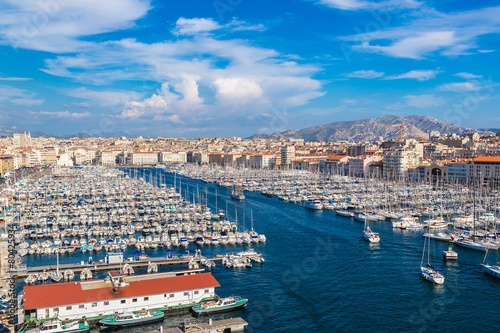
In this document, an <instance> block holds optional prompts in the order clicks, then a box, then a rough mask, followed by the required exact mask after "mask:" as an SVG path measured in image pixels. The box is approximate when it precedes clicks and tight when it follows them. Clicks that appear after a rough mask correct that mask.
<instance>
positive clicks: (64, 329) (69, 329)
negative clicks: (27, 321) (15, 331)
mask: <svg viewBox="0 0 500 333" xmlns="http://www.w3.org/2000/svg"><path fill="white" fill-rule="evenodd" d="M39 332H43V333H87V332H90V325H89V324H88V323H87V322H84V323H79V322H78V321H71V322H69V323H66V324H63V323H62V322H61V321H60V320H59V319H54V320H50V321H46V322H44V323H43V324H42V326H40V327H38V328H34V329H31V330H28V331H21V332H20V333H39Z"/></svg>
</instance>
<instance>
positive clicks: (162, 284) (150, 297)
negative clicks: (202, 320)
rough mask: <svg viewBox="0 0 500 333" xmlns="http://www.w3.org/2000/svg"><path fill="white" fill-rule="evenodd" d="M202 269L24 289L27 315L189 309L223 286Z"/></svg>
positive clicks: (90, 315) (72, 316) (67, 316)
mask: <svg viewBox="0 0 500 333" xmlns="http://www.w3.org/2000/svg"><path fill="white" fill-rule="evenodd" d="M199 272H200V270H186V271H175V272H166V273H157V274H147V275H136V276H123V275H122V274H110V278H107V279H104V280H91V281H77V282H67V283H60V284H46V285H37V286H25V287H24V290H23V291H24V311H25V315H27V316H29V317H30V318H32V319H37V320H41V319H50V318H54V317H56V315H57V316H58V317H59V318H60V319H62V320H69V319H83V318H85V319H90V318H96V317H103V316H108V315H112V314H114V313H116V312H123V311H139V310H143V309H161V310H164V311H170V310H171V309H174V308H181V309H183V308H184V309H187V308H189V307H191V306H193V305H194V304H196V303H199V302H200V301H201V300H203V299H206V298H212V297H214V295H215V294H214V288H215V287H219V286H220V285H219V283H218V282H217V280H216V279H215V278H214V277H213V276H212V274H211V273H199Z"/></svg>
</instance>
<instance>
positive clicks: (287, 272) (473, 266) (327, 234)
mask: <svg viewBox="0 0 500 333" xmlns="http://www.w3.org/2000/svg"><path fill="white" fill-rule="evenodd" d="M135 172H136V177H137V176H138V177H141V178H142V177H143V178H144V180H145V181H146V182H148V183H151V182H156V180H151V179H152V178H153V177H151V175H155V174H156V177H157V179H158V182H160V181H159V179H160V178H162V182H165V183H167V184H168V185H167V186H169V185H172V186H173V185H174V183H175V184H176V185H177V189H179V188H183V189H187V188H189V192H188V193H190V194H189V195H188V196H191V197H192V194H193V192H194V193H195V197H196V196H197V195H196V193H197V192H199V193H203V192H205V194H208V195H201V194H200V198H201V200H200V201H203V199H204V198H205V196H206V197H207V200H206V203H207V204H208V206H209V207H211V208H212V210H214V209H215V207H216V206H218V207H219V208H220V207H221V206H225V204H223V202H224V201H228V202H229V204H228V209H227V212H228V214H227V216H228V218H229V220H231V221H236V219H237V221H238V226H239V227H241V228H242V229H243V230H245V229H246V228H248V229H246V230H248V234H249V235H250V233H251V229H252V228H251V224H253V227H254V228H255V230H258V231H259V232H261V233H263V234H265V235H266V237H267V242H266V243H261V242H259V243H254V244H252V243H249V244H247V245H246V246H245V245H244V244H242V245H238V244H235V245H233V246H229V245H228V246H229V247H228V246H212V245H209V246H205V245H203V247H201V248H200V246H199V245H198V244H196V242H195V241H193V242H188V246H187V247H186V248H184V247H178V248H177V251H186V250H189V251H190V252H191V253H195V252H196V250H197V249H201V250H202V252H203V256H205V257H206V258H216V259H219V258H220V262H221V263H222V261H223V260H224V257H226V256H225V254H228V253H234V254H235V255H237V254H238V255H240V256H243V255H242V252H247V251H248V252H249V253H251V252H252V251H250V250H249V249H248V247H249V246H252V247H253V248H255V250H256V252H258V253H263V254H264V255H263V256H265V257H266V264H265V265H254V266H253V269H252V270H244V271H240V270H223V271H220V268H218V267H221V266H217V267H216V268H215V269H214V270H212V272H213V274H215V276H216V277H217V280H218V281H219V283H220V284H221V287H220V293H221V294H223V295H228V294H229V295H231V294H239V295H243V296H247V295H252V294H255V292H256V291H255V287H254V286H258V285H259V286H261V285H262V284H263V283H264V284H265V286H264V287H263V289H264V290H265V291H266V292H265V293H264V294H262V297H261V299H259V300H258V301H257V302H256V301H255V300H254V299H253V298H251V303H250V305H249V306H248V308H247V309H246V310H237V311H236V313H235V314H236V315H238V316H241V317H242V318H243V319H244V320H247V321H248V319H249V318H252V319H253V318H255V316H257V317H259V316H263V315H264V312H262V310H261V309H262V307H261V306H260V305H259V304H270V302H271V303H272V304H275V305H276V306H273V314H272V318H273V320H272V321H271V322H270V323H267V324H266V326H263V325H264V324H262V323H259V322H256V324H255V326H251V327H252V330H253V329H256V330H261V331H262V330H269V331H273V330H274V331H279V330H281V329H283V327H286V329H288V330H291V331H294V330H299V329H305V328H306V327H312V328H313V329H314V330H315V331H324V332H327V331H329V329H330V327H322V326H321V324H320V322H321V320H319V319H318V318H329V319H328V321H331V320H335V319H333V318H337V317H338V316H341V314H342V313H345V311H346V310H344V309H343V307H342V304H341V303H339V302H334V303H335V306H336V307H337V308H338V311H340V312H339V313H338V314H335V313H331V312H328V313H327V312H325V311H323V310H321V309H320V308H318V307H316V306H314V307H313V309H314V314H313V313H310V314H311V316H312V318H316V319H312V318H311V319H306V318H302V319H301V320H300V321H293V320H287V322H286V323H285V322H284V321H283V320H284V318H290V315H291V314H288V313H286V312H284V311H283V310H282V309H281V306H284V305H285V304H287V306H292V307H295V308H297V309H301V310H302V311H304V310H305V306H306V304H308V303H307V301H306V300H305V299H303V298H301V297H300V296H298V295H297V294H296V292H297V291H299V289H300V288H302V287H304V288H307V290H308V293H307V294H308V297H313V298H314V299H317V301H316V302H317V303H318V305H320V306H325V307H326V308H328V304H326V303H324V301H322V300H321V299H323V296H322V295H323V294H324V292H325V289H324V288H322V287H321V286H320V285H319V284H318V285H317V284H316V283H315V282H312V280H311V277H312V275H311V274H314V275H315V276H316V277H317V278H318V279H320V281H322V284H325V283H328V282H327V281H336V283H337V284H338V286H335V287H333V288H332V290H329V291H327V294H329V295H331V296H332V297H333V295H337V294H339V295H342V294H343V292H342V290H341V289H342V288H352V287H353V286H357V288H364V287H363V286H366V287H367V285H368V284H367V281H365V280H364V279H363V277H364V276H367V275H365V273H363V274H354V272H355V271H356V270H357V269H360V268H361V266H360V264H361V263H362V267H363V270H364V271H366V274H372V275H370V276H371V278H370V279H371V280H370V285H371V287H370V288H371V289H372V290H373V289H375V290H377V291H378V299H380V298H382V299H385V300H386V301H385V302H388V300H390V299H393V296H392V293H394V292H396V293H398V295H403V296H404V297H417V293H427V296H426V297H425V298H424V299H422V300H421V301H420V302H417V304H416V305H417V306H418V305H419V304H420V305H425V304H428V305H427V306H430V305H431V304H433V303H432V302H436V301H439V302H442V301H443V297H446V295H447V294H448V293H449V292H459V293H460V294H459V295H458V296H457V297H460V298H462V297H468V298H472V299H474V300H475V301H476V302H478V303H483V304H484V303H485V302H486V303H487V302H488V301H487V300H485V299H484V298H481V299H480V298H478V297H480V295H481V293H477V288H479V289H480V290H482V288H487V289H488V290H489V292H490V293H495V292H496V291H495V290H496V289H495V283H497V282H496V279H495V278H493V277H491V278H490V277H489V276H488V275H487V274H486V273H483V267H482V266H481V265H480V264H481V262H482V260H483V258H482V256H483V255H484V253H481V252H479V251H477V252H476V251H470V250H469V249H466V248H457V247H455V248H454V250H455V251H456V253H457V254H458V255H459V259H458V260H457V261H454V260H452V261H448V263H447V262H443V261H441V262H440V261H439V259H441V254H442V253H443V251H444V250H446V249H447V242H439V241H436V240H434V241H433V242H431V246H430V249H429V251H430V252H429V255H430V257H431V259H432V262H433V264H437V266H438V268H439V269H441V271H442V274H443V276H445V277H446V281H445V282H444V284H443V286H446V289H444V290H442V291H439V290H438V289H436V290H433V289H429V288H439V287H438V286H436V287H432V286H431V284H430V283H428V282H422V281H423V278H422V279H419V274H420V269H419V265H420V261H421V256H422V248H423V243H424V240H425V237H422V233H424V232H426V231H428V232H431V233H432V234H433V235H437V234H438V233H440V232H442V233H444V234H448V231H447V230H446V229H448V228H449V227H448V228H444V229H440V230H439V232H437V233H435V232H433V231H429V230H422V229H411V228H408V229H401V228H394V227H393V225H392V222H391V221H390V220H385V221H381V220H378V221H373V222H370V228H371V229H372V230H373V231H376V232H377V233H378V234H379V236H380V242H377V243H372V242H365V241H364V240H363V229H364V226H363V223H359V222H357V221H355V220H354V219H352V218H349V217H345V216H340V215H337V214H336V213H335V211H333V210H327V209H322V210H315V209H304V208H305V207H304V206H302V205H300V204H295V205H294V204H291V203H290V202H289V201H288V202H287V201H285V200H280V199H279V197H269V196H267V195H261V194H260V193H258V192H257V193H255V191H245V196H246V198H245V200H244V201H241V202H239V201H231V187H229V188H227V189H224V188H223V187H220V186H218V185H217V184H216V183H210V182H204V181H203V180H195V179H189V178H185V177H183V176H182V175H179V174H177V175H176V174H175V173H165V171H163V170H156V169H137V170H136V171H135ZM242 176H244V174H242ZM309 177H311V176H309ZM131 178H135V177H133V173H132V177H131ZM153 179H154V178H153ZM179 181H181V182H182V185H181V186H182V187H181V186H180V185H179ZM183 192H186V190H183ZM216 193H218V197H217V200H216V199H215V194H216ZM184 195H186V194H185V193H184ZM469 205H470V203H469ZM355 210H356V208H354V209H352V210H344V209H343V210H342V211H355ZM236 212H237V214H236ZM252 213H253V216H252ZM425 219H426V217H425V216H418V217H417V222H419V223H422V221H423V220H425ZM214 221H215V220H214ZM212 222H213V221H212ZM250 222H253V223H250ZM450 223H452V222H450ZM479 225H480V224H478V226H479ZM491 226H493V223H490V228H491ZM245 227H246V228H245ZM480 229H481V228H477V230H478V231H479V230H480ZM491 230H494V229H493V228H491ZM169 235H170V236H171V234H169ZM283 235H286V237H285V238H283ZM455 235H456V234H455ZM133 236H134V237H137V234H135V235H133ZM122 237H125V235H123V236H122ZM277 239H281V240H280V241H278V242H276V240H277ZM443 240H444V239H443ZM291 242H292V243H293V247H294V249H295V251H300V253H304V254H306V253H308V254H312V255H301V256H299V257H298V259H297V258H293V256H290V254H289V252H290V250H289V246H290V244H291ZM172 248H173V247H172ZM137 250H138V249H137V248H136V247H135V245H134V246H127V250H126V251H125V252H126V253H125V254H124V258H125V259H127V258H128V257H133V254H134V252H135V251H137ZM142 251H144V253H145V254H147V257H148V260H149V259H150V258H153V257H155V256H158V257H161V258H162V259H164V258H165V254H164V253H165V252H166V249H165V248H164V249H160V248H155V249H153V248H151V247H150V248H147V249H146V248H144V249H143V250H142ZM104 253H105V252H102V253H101V254H98V253H92V254H89V253H88V252H86V253H82V252H81V251H78V250H76V251H75V253H74V254H71V255H69V254H68V253H65V254H60V262H61V265H62V264H70V263H72V264H73V265H76V264H75V262H80V261H84V262H86V261H87V259H88V257H89V255H92V257H93V258H94V261H99V260H103V258H104V256H105V254H104ZM161 253H163V255H162V254H161ZM493 253H495V251H492V252H491V256H493V255H494V254H493ZM158 254H160V255H158ZM230 256H231V254H229V255H228V256H227V258H229V257H230ZM179 257H181V256H179ZM361 257H363V258H364V259H362V260H361V262H360V263H356V261H358V260H359V258H361ZM35 258H36V261H35ZM356 258H358V259H356ZM22 259H23V262H26V264H27V266H29V267H35V266H40V264H42V265H43V266H51V267H55V262H56V256H55V254H54V253H51V254H34V255H26V256H24V257H23V258H22ZM48 260H50V264H48V263H47V261H48ZM166 260H172V259H166ZM441 260H442V259H441ZM125 261H126V260H125ZM34 262H40V264H39V265H33V263H34ZM353 262H354V265H353V264H352V263H353ZM348 263H349V264H348ZM141 264H142V263H141ZM144 264H145V263H144ZM184 265H186V264H185V263H184ZM320 265H321V267H322V268H319V266H320ZM351 265H353V267H352V268H349V267H350V266H351ZM463 265H465V266H466V267H468V268H467V269H463V270H462V269H460V270H459V269H458V268H459V267H462V266H463ZM167 267H168V266H164V269H165V268H167ZM139 270H142V272H143V273H146V272H145V270H146V269H145V268H144V266H143V267H142V268H137V269H136V271H139ZM394 270H395V271H397V272H398V276H389V275H387V273H384V272H389V271H394ZM103 272H104V271H103ZM136 274H137V272H136ZM345 274H350V276H351V278H350V279H349V280H346V279H345V278H344V276H345ZM101 276H102V275H101ZM276 276H277V277H279V278H278V279H276ZM461 276H462V277H463V276H467V277H470V276H476V278H475V279H469V280H470V284H471V285H472V286H475V287H473V288H472V289H471V288H462V287H460V286H459V285H457V281H458V280H457V279H459V278H460V277H461ZM295 277H297V278H295ZM389 278H391V279H395V280H396V281H399V282H400V283H399V284H397V285H393V286H391V288H390V290H389V289H386V288H382V284H380V283H381V281H382V279H389ZM76 279H77V278H75V280H76ZM419 280H420V281H419ZM281 281H284V282H281ZM481 281H482V282H481ZM372 283H375V284H373V285H372ZM478 283H479V285H478ZM408 285H411V286H412V288H410V289H408V288H406V287H407V286H408ZM474 288H476V289H474ZM492 288H493V289H492ZM446 290H449V291H448V292H446ZM443 293H444V294H443ZM259 295H261V294H259ZM452 295H453V294H452ZM359 296H360V295H359ZM359 296H358V295H357V294H354V295H351V296H350V297H351V302H354V304H356V305H357V307H359V308H360V309H364V311H370V312H372V313H374V314H379V315H382V314H381V311H383V310H384V309H385V311H386V313H385V314H384V315H383V316H384V317H387V316H388V317H389V318H391V317H392V318H394V322H395V326H394V327H395V328H394V331H396V330H398V327H399V329H403V326H399V325H403V324H405V322H402V323H401V320H399V319H398V320H396V319H395V318H396V316H398V313H399V314H401V312H400V311H399V310H397V309H395V308H390V311H389V312H387V311H388V310H389V309H388V308H387V306H381V305H380V304H386V303H385V302H384V303H380V304H378V305H377V307H380V306H381V307H382V309H380V310H376V309H375V308H374V307H373V306H372V305H371V304H372V303H371V301H370V302H368V303H367V302H366V299H365V298H363V300H362V299H361V298H359ZM448 296H449V294H448ZM370 299H371V298H370V297H368V300H370ZM372 300H373V301H374V302H375V300H374V299H372ZM376 302H377V303H379V300H377V301H376ZM429 302H430V303H429ZM373 304H375V303H373ZM416 305H410V304H409V305H408V309H410V310H408V311H413V312H415V311H418V307H417V308H415V306H416ZM446 306H447V308H448V309H451V310H450V311H453V312H454V313H455V312H456V313H457V314H459V313H460V311H462V310H463V311H465V309H464V308H462V307H461V306H460V304H459V302H456V301H454V302H450V303H446ZM488 306H489V307H491V310H487V311H486V312H488V311H493V309H495V306H496V305H494V304H489V305H488ZM292 313H295V315H297V314H298V312H292ZM186 316H187V315H179V316H174V317H172V318H170V317H167V318H165V321H164V323H163V324H162V327H164V328H165V329H167V328H169V327H172V326H176V324H177V323H178V322H179V320H182V318H185V319H188V317H186ZM217 316H223V317H224V314H220V315H217ZM266 316H267V315H266ZM292 316H294V315H292ZM356 317H357V316H356V314H350V317H349V319H342V320H341V321H343V322H344V323H345V324H347V323H349V325H350V327H353V328H354V327H355V328H356V330H361V331H363V330H364V329H367V327H368V326H364V325H368V323H367V322H366V321H363V320H362V319H359V318H356ZM472 317H474V314H472ZM338 318H340V317H338ZM216 319H217V318H216ZM371 320H372V321H373V320H375V321H377V317H373V316H372V318H371ZM454 320H457V321H459V322H460V319H459V317H458V315H457V317H456V318H455V319H454ZM252 321H253V322H254V323H255V320H252ZM495 321H496V319H495V317H493V319H491V322H493V323H494V322H495ZM399 323H401V324H399ZM430 324H431V325H434V326H435V327H439V324H438V323H437V322H430ZM250 325H252V324H250ZM461 325H465V327H467V323H465V322H464V321H462V322H461ZM141 329H142V328H141ZM144 329H146V330H147V328H146V327H144ZM127 330H130V329H126V328H124V329H123V331H124V332H133V331H127ZM139 331H141V330H139ZM345 331H349V329H346V330H345ZM389 331H390V330H389ZM415 331H416V330H415ZM445 331H446V330H445ZM134 332H135V331H134Z"/></svg>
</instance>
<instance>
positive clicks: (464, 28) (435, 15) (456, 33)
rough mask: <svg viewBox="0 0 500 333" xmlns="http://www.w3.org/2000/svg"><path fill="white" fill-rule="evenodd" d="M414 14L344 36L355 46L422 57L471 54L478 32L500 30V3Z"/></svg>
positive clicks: (356, 48) (475, 46)
mask: <svg viewBox="0 0 500 333" xmlns="http://www.w3.org/2000/svg"><path fill="white" fill-rule="evenodd" d="M414 17H415V18H414V19H411V20H410V21H409V23H407V24H405V25H402V26H397V27H391V28H386V29H380V30H376V31H373V32H366V33H362V34H356V35H352V36H347V37H343V38H341V39H343V40H347V41H352V42H354V45H353V49H354V50H357V51H360V52H370V53H379V54H383V55H386V56H390V57H395V58H409V59H423V58H426V57H429V56H433V55H438V54H439V55H443V56H458V55H466V54H471V53H472V52H474V49H477V48H478V46H477V45H476V43H477V38H478V37H479V36H482V35H486V34H491V33H499V32H500V7H488V8H482V9H478V10H471V11H463V12H454V13H440V12H438V11H436V10H434V9H430V8H425V10H424V9H423V10H420V11H417V13H416V14H415V16H414ZM482 51H483V53H484V51H490V50H482ZM477 52H480V51H477Z"/></svg>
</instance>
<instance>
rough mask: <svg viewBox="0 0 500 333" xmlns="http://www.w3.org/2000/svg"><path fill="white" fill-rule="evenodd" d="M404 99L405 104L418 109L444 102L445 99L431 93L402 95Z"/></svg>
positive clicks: (439, 104)
mask: <svg viewBox="0 0 500 333" xmlns="http://www.w3.org/2000/svg"><path fill="white" fill-rule="evenodd" d="M404 99H405V103H406V105H408V106H411V107H415V108H419V109H427V108H432V107H436V106H441V105H443V104H444V103H446V99H444V98H441V97H436V96H434V95H431V94H424V95H407V96H404Z"/></svg>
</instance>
